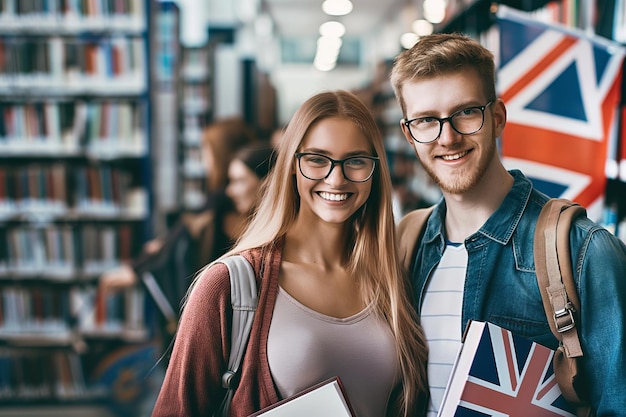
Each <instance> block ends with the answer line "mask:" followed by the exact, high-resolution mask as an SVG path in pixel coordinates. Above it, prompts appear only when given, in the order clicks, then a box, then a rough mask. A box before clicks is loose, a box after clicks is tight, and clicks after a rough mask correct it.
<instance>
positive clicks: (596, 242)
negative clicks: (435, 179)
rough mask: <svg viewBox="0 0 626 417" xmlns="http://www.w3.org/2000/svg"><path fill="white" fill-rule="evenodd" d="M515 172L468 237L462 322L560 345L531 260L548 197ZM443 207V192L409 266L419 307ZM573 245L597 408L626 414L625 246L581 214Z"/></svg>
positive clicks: (438, 242)
mask: <svg viewBox="0 0 626 417" xmlns="http://www.w3.org/2000/svg"><path fill="white" fill-rule="evenodd" d="M510 173H511V175H513V177H514V179H515V182H514V184H513V187H512V188H511V190H510V191H509V193H508V195H507V196H506V198H505V199H504V201H503V202H502V204H501V205H500V207H499V208H498V209H497V210H496V212H495V213H493V214H492V215H491V217H490V218H489V219H488V220H487V221H486V222H485V224H483V226H482V227H481V228H480V230H478V231H477V232H476V233H474V234H473V235H471V236H469V237H468V238H467V239H466V240H465V246H466V248H467V252H468V263H467V273H466V277H465V291H464V294H463V307H462V320H461V323H462V329H464V328H465V326H466V325H467V322H468V321H469V320H480V321H490V322H492V323H495V324H497V325H499V326H501V327H504V328H507V329H509V330H511V331H514V332H517V333H519V334H520V335H523V336H525V337H528V338H530V339H532V340H534V341H536V342H538V343H541V344H543V345H546V346H549V347H551V348H553V349H554V348H556V347H557V346H558V341H557V340H556V338H554V336H553V335H552V333H551V332H550V327H549V325H548V322H547V319H546V313H545V310H544V307H543V303H542V301H541V295H540V293H539V287H538V285H537V277H536V275H535V265H534V261H533V235H534V232H535V225H536V222H537V217H538V216H539V212H540V211H541V208H542V207H543V205H544V204H545V203H546V201H547V200H548V197H546V196H545V195H543V194H541V193H540V192H538V191H537V190H534V189H533V188H532V184H531V182H530V181H529V180H528V179H527V178H526V177H525V176H524V175H523V174H522V173H521V172H520V171H517V170H512V171H510ZM445 214H446V204H445V201H444V200H442V201H441V202H440V203H438V204H437V206H436V207H435V210H434V212H433V214H432V215H431V216H430V218H429V220H428V223H427V225H426V229H425V231H424V236H423V238H422V242H421V245H420V247H419V248H418V251H417V255H416V258H415V261H414V263H413V265H412V268H411V269H412V281H413V283H412V284H413V288H414V295H415V300H416V303H417V308H418V311H421V306H422V302H423V298H424V294H425V289H426V283H427V281H428V278H429V277H430V276H432V274H433V271H434V270H435V268H436V267H437V264H438V263H439V260H440V259H441V256H442V254H443V251H444V248H445V241H446V238H445V226H444V225H445ZM570 247H571V255H572V260H571V262H572V269H573V273H574V280H575V282H576V284H577V288H578V295H579V298H580V303H581V310H582V311H581V314H580V319H579V323H578V327H579V336H580V339H581V345H582V349H583V353H584V361H583V373H584V376H585V378H586V380H587V381H588V385H589V397H590V401H591V404H592V408H593V409H594V410H595V412H596V415H597V416H608V415H621V416H626V246H625V245H624V243H623V242H621V241H620V240H619V239H618V238H617V237H615V236H614V235H612V234H611V233H610V232H608V231H607V230H606V229H604V228H602V227H600V226H598V225H597V224H595V223H594V222H592V221H591V220H589V219H587V218H579V219H577V220H576V221H575V222H574V224H573V225H572V228H571V230H570ZM462 329H459V331H460V332H461V331H462Z"/></svg>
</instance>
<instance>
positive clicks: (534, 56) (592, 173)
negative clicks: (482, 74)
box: [498, 6, 624, 218]
mask: <svg viewBox="0 0 626 417" xmlns="http://www.w3.org/2000/svg"><path fill="white" fill-rule="evenodd" d="M498 28H499V32H500V48H499V49H500V53H499V60H500V66H499V69H498V91H499V95H500V97H501V98H502V99H503V100H504V102H505V103H506V106H507V127H506V129H505V131H504V133H503V136H502V156H503V161H504V164H505V166H506V167H507V168H509V169H512V168H518V169H521V170H522V171H523V172H524V173H525V174H526V175H527V176H528V177H529V178H530V179H531V180H532V181H533V183H534V185H535V187H536V188H538V189H539V190H540V191H543V192H544V193H546V194H548V195H549V196H551V197H562V198H568V199H570V200H575V201H577V202H578V203H580V204H582V205H583V206H585V207H587V210H588V213H589V215H590V217H592V218H599V217H600V214H601V209H602V205H603V202H604V192H605V187H606V169H607V168H608V167H609V166H617V157H618V151H617V149H616V147H617V140H618V135H617V126H618V123H617V122H618V119H619V117H618V116H619V114H618V109H619V98H620V97H619V96H620V84H621V78H622V64H623V61H624V48H623V47H622V46H620V45H619V44H618V43H615V42H611V41H608V40H605V39H603V38H600V37H592V36H589V35H586V34H584V33H583V32H582V31H579V30H576V29H569V28H565V27H564V26H561V25H558V24H547V23H543V22H539V21H537V20H536V19H532V18H530V17H529V16H528V14H526V13H523V12H519V11H514V10H512V9H510V8H507V7H505V6H501V7H499V9H498Z"/></svg>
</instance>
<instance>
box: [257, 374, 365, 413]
mask: <svg viewBox="0 0 626 417" xmlns="http://www.w3.org/2000/svg"><path fill="white" fill-rule="evenodd" d="M250 417H355V414H354V411H353V410H352V406H351V405H350V402H349V401H348V397H347V396H346V393H345V391H344V388H343V385H342V384H341V381H340V380H339V378H338V377H334V378H330V379H327V380H326V381H323V382H321V383H319V384H317V385H314V386H312V387H311V388H309V389H306V390H304V391H302V392H300V393H298V394H295V395H293V396H291V397H289V398H286V399H284V400H282V401H279V402H277V403H276V404H274V405H271V406H269V407H267V408H264V409H263V410H261V411H258V412H256V413H254V414H252V415H251V416H250Z"/></svg>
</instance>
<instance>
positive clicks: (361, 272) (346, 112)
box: [224, 90, 428, 416]
mask: <svg viewBox="0 0 626 417" xmlns="http://www.w3.org/2000/svg"><path fill="white" fill-rule="evenodd" d="M329 117H342V118H348V119H350V120H352V121H353V122H354V123H355V124H356V125H357V126H358V128H359V129H360V131H361V132H362V134H363V136H364V137H365V138H367V140H368V141H369V143H370V145H371V148H372V152H373V153H374V155H375V156H377V157H379V158H380V160H379V163H378V164H377V167H376V170H375V172H374V175H373V178H372V188H371V193H370V196H369V198H368V200H367V202H366V203H365V204H364V205H363V206H362V207H361V208H360V209H359V210H358V211H357V213H355V214H354V215H353V217H352V219H351V221H352V222H353V228H352V230H353V233H351V235H350V236H348V238H347V242H346V245H345V253H344V259H346V262H347V266H348V269H349V271H350V273H351V274H352V276H353V277H355V279H358V280H359V281H360V282H359V287H360V288H361V296H362V298H363V301H364V303H366V304H369V303H371V302H373V303H374V304H375V306H376V311H377V313H378V314H379V315H380V317H382V318H383V319H384V320H385V321H387V322H388V323H389V326H390V328H391V330H392V332H393V335H394V338H395V341H396V347H397V351H398V354H399V359H400V368H401V372H402V385H403V392H402V393H401V395H399V396H398V397H397V404H395V406H394V409H395V410H396V412H395V414H394V415H402V416H409V415H410V416H414V415H416V412H418V411H423V410H424V409H425V406H426V403H427V398H428V383H427V378H426V361H427V348H426V344H425V338H424V335H423V333H422V330H421V327H420V326H419V325H418V322H417V318H416V315H415V311H414V309H413V307H412V306H411V304H410V301H409V296H408V294H409V289H408V286H407V280H406V276H405V274H404V271H403V268H402V266H401V263H400V260H399V258H398V255H397V248H396V236H395V223H394V218H393V212H392V185H391V177H390V173H389V167H388V164H387V158H386V155H385V148H384V144H383V139H382V137H381V135H380V131H379V129H378V127H377V125H376V122H375V120H374V118H373V116H372V114H371V112H370V111H369V110H368V109H367V107H366V106H365V105H364V104H363V103H362V102H361V101H360V100H359V99H358V98H357V97H356V96H355V95H354V94H352V93H350V92H347V91H341V90H339V91H332V92H322V93H319V94H317V95H315V96H313V97H311V98H310V99H308V100H307V101H306V102H304V103H303V104H302V106H301V107H300V108H299V109H298V110H297V111H296V113H295V114H294V115H293V117H292V119H291V120H290V122H289V124H288V126H287V128H286V130H285V132H284V135H283V139H282V140H281V141H280V144H279V145H278V147H277V156H276V163H275V166H274V167H273V169H272V172H271V173H270V174H269V176H268V178H267V180H266V182H265V187H264V190H263V191H262V192H261V193H260V195H261V200H260V202H259V205H258V208H257V210H256V213H255V215H254V217H253V218H252V219H251V221H250V223H249V225H248V227H247V229H246V231H245V232H244V233H243V235H242V236H241V237H240V238H239V240H238V241H237V243H236V244H235V246H234V247H233V248H232V250H230V251H229V252H228V253H226V254H225V255H224V256H229V255H232V254H234V253H240V252H242V251H245V250H247V249H252V248H257V247H263V246H266V245H271V244H272V243H273V242H275V241H276V240H277V239H280V238H282V237H284V236H285V234H286V233H287V231H288V230H289V228H290V227H291V225H292V224H293V223H294V221H295V219H296V216H297V215H298V210H299V207H300V197H299V195H298V193H297V188H296V180H295V175H294V172H295V169H294V167H295V165H294V164H295V163H296V159H295V158H294V154H295V153H296V152H297V151H298V149H299V147H300V146H301V143H302V142H303V140H304V138H305V136H306V135H307V133H308V132H309V130H310V129H311V127H312V126H313V125H314V124H316V123H318V122H319V121H321V120H323V119H326V118H329Z"/></svg>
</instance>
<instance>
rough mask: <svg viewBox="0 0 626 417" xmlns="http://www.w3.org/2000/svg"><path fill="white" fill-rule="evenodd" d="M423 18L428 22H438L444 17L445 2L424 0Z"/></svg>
mask: <svg viewBox="0 0 626 417" xmlns="http://www.w3.org/2000/svg"><path fill="white" fill-rule="evenodd" d="M422 7H423V8H424V18H425V19H426V20H428V21H429V22H430V23H434V24H438V23H441V22H443V19H445V17H446V2H445V1H443V0H424V3H423V5H422Z"/></svg>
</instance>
